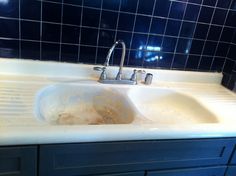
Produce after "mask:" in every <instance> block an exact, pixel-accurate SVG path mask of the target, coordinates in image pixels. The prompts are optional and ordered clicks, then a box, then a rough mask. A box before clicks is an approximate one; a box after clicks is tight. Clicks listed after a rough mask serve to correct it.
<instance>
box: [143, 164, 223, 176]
mask: <svg viewBox="0 0 236 176" xmlns="http://www.w3.org/2000/svg"><path fill="white" fill-rule="evenodd" d="M225 170H226V167H223V166H222V167H208V168H190V169H176V170H166V171H153V172H148V174H147V176H224V173H225Z"/></svg>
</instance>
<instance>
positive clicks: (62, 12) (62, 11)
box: [59, 0, 64, 61]
mask: <svg viewBox="0 0 236 176" xmlns="http://www.w3.org/2000/svg"><path fill="white" fill-rule="evenodd" d="M63 2H64V0H62V4H61V24H60V48H59V61H61V59H62V57H61V50H62V27H63V15H64V4H63Z"/></svg>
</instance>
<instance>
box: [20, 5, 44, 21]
mask: <svg viewBox="0 0 236 176" xmlns="http://www.w3.org/2000/svg"><path fill="white" fill-rule="evenodd" d="M20 3H21V5H20V8H21V18H22V19H31V20H40V16H41V2H40V1H32V0H21V1H20ZM29 7H30V8H29Z"/></svg>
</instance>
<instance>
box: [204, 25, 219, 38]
mask: <svg viewBox="0 0 236 176" xmlns="http://www.w3.org/2000/svg"><path fill="white" fill-rule="evenodd" d="M221 30H222V27H221V26H213V25H211V26H210V30H209V33H208V37H207V39H209V40H218V38H219V36H220V33H221Z"/></svg>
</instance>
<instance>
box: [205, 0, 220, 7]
mask: <svg viewBox="0 0 236 176" xmlns="http://www.w3.org/2000/svg"><path fill="white" fill-rule="evenodd" d="M216 2H217V1H216V0H204V1H203V5H207V6H213V7H214V6H215V4H216Z"/></svg>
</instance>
